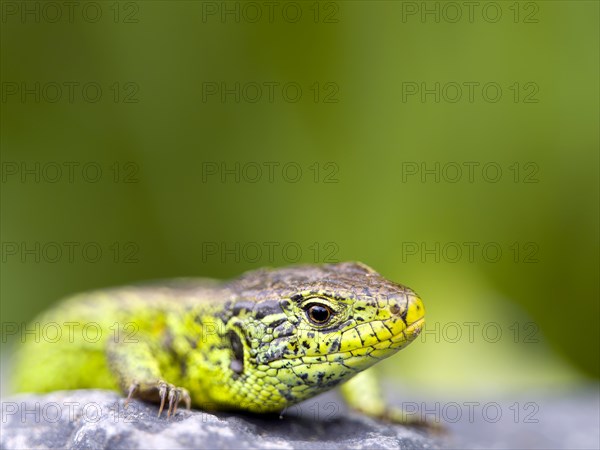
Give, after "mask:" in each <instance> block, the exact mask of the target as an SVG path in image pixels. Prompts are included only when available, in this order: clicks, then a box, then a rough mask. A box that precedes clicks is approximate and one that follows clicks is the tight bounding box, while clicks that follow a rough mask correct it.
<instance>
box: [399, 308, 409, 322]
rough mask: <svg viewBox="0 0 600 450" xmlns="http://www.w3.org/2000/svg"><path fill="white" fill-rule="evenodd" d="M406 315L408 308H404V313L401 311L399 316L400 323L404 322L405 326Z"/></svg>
mask: <svg viewBox="0 0 600 450" xmlns="http://www.w3.org/2000/svg"><path fill="white" fill-rule="evenodd" d="M407 314H408V306H407V307H406V308H404V311H402V313H401V314H400V317H401V318H402V322H404V324H405V325H408V324H407V323H406V315H407Z"/></svg>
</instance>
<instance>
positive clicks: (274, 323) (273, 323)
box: [269, 317, 288, 328]
mask: <svg viewBox="0 0 600 450" xmlns="http://www.w3.org/2000/svg"><path fill="white" fill-rule="evenodd" d="M287 321H288V319H287V317H284V318H282V319H279V320H275V321H274V322H271V323H270V324H269V327H271V328H277V327H278V326H279V325H281V324H283V323H285V322H287Z"/></svg>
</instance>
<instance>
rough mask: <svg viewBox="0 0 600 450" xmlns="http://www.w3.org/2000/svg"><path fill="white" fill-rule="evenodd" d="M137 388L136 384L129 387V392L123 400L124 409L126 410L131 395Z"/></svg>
mask: <svg viewBox="0 0 600 450" xmlns="http://www.w3.org/2000/svg"><path fill="white" fill-rule="evenodd" d="M139 388H140V384H139V383H136V382H133V383H131V386H129V391H128V393H127V398H126V399H125V408H127V406H129V402H130V401H131V398H132V397H133V394H135V393H136V392H137V390H138V389H139Z"/></svg>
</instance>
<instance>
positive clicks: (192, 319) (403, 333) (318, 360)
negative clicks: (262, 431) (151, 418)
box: [13, 263, 425, 423]
mask: <svg viewBox="0 0 600 450" xmlns="http://www.w3.org/2000/svg"><path fill="white" fill-rule="evenodd" d="M424 312H425V311H424V308H423V304H422V302H421V300H420V299H419V297H418V296H417V295H416V294H415V293H414V292H413V291H412V290H411V289H409V288H407V287H405V286H402V285H400V284H397V283H394V282H391V281H388V280H386V279H385V278H383V277H381V276H380V275H379V274H378V273H376V272H375V271H374V270H373V269H371V268H369V267H368V266H366V265H364V264H361V263H340V264H328V265H320V266H319V265H306V266H292V267H288V268H282V269H273V270H271V269H261V270H256V271H252V272H247V273H245V274H244V275H242V276H241V277H239V278H237V279H235V280H232V281H229V282H217V281H214V280H205V279H182V280H172V281H168V282H166V283H162V284H151V285H145V286H138V287H135V286H132V287H123V288H119V289H112V290H103V291H98V292H91V293H85V294H80V295H77V296H75V297H72V298H70V299H67V300H66V301H65V302H63V303H61V304H60V305H59V306H58V307H56V308H54V309H53V310H51V311H49V312H48V313H46V314H44V315H43V316H42V317H40V318H39V319H38V321H36V322H34V324H32V325H30V326H29V328H28V329H29V330H32V329H35V326H36V325H35V324H36V323H37V324H39V327H40V328H39V329H47V328H44V327H46V326H47V324H52V326H53V327H60V329H61V330H62V334H61V338H60V339H59V340H58V341H56V340H55V339H52V341H50V340H49V339H36V338H35V336H33V335H32V334H28V335H27V336H28V337H30V338H31V339H29V340H28V341H27V342H25V344H24V345H23V346H22V347H21V348H20V349H19V352H18V353H17V359H16V362H15V366H16V370H15V371H14V372H13V374H14V385H15V386H16V388H17V390H19V391H35V392H46V391H53V390H59V389H80V388H106V389H114V390H120V391H121V392H123V393H124V394H126V395H127V396H128V400H129V399H130V398H132V397H137V398H141V399H144V400H146V401H151V402H156V403H160V404H161V408H160V411H162V409H163V405H164V406H166V407H167V409H168V415H171V413H174V412H176V410H177V405H178V404H179V403H180V402H181V401H183V402H185V403H186V404H187V406H188V407H189V406H190V404H192V405H194V406H195V407H198V408H201V409H205V410H245V411H250V412H256V413H270V412H281V411H282V410H284V409H285V408H286V407H289V406H291V405H294V404H296V403H298V402H300V401H302V400H306V399H308V398H310V397H313V396H315V395H317V394H319V393H321V392H324V391H327V390H329V389H331V388H333V387H335V386H337V385H339V384H340V383H343V382H346V381H349V380H350V381H349V383H346V384H345V385H344V387H343V389H342V394H343V395H344V397H345V399H346V401H347V402H348V403H349V405H350V406H351V407H354V408H355V409H358V410H361V411H363V412H365V413H367V414H369V415H372V416H376V417H380V418H386V419H389V420H392V421H396V422H403V423H407V422H413V423H414V422H418V419H416V418H412V417H408V416H407V415H405V414H404V413H403V412H402V411H400V410H394V409H392V408H389V407H387V406H386V405H385V402H384V401H383V399H382V396H381V394H380V393H379V392H378V387H377V384H376V382H375V380H374V379H372V377H371V376H370V375H369V373H370V372H371V371H367V372H362V371H364V370H365V369H367V368H369V367H370V366H372V365H373V364H375V363H377V362H378V361H380V360H382V359H384V358H387V357H389V356H391V355H393V354H394V353H396V352H397V351H398V350H400V349H401V348H403V347H405V346H406V345H408V344H409V343H410V342H411V341H413V340H414V339H415V338H416V337H417V336H418V334H419V332H420V331H421V329H422V327H423V325H424ZM324 319H326V320H324ZM357 374H359V375H358V376H356V375H357ZM353 377H354V378H353ZM160 411H159V415H160Z"/></svg>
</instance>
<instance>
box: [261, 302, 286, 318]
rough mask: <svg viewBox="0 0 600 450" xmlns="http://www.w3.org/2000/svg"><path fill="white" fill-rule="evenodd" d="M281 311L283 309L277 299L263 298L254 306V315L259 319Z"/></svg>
mask: <svg viewBox="0 0 600 450" xmlns="http://www.w3.org/2000/svg"><path fill="white" fill-rule="evenodd" d="M282 312H283V310H282V309H281V305H280V304H279V301H278V300H265V301H264V302H260V303H257V304H256V305H255V306H254V314H255V317H256V318H257V319H259V320H260V319H263V318H265V317H266V316H271V315H273V314H281V313H282Z"/></svg>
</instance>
